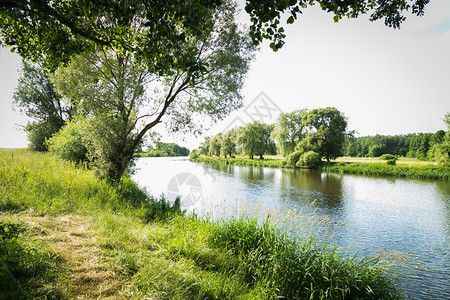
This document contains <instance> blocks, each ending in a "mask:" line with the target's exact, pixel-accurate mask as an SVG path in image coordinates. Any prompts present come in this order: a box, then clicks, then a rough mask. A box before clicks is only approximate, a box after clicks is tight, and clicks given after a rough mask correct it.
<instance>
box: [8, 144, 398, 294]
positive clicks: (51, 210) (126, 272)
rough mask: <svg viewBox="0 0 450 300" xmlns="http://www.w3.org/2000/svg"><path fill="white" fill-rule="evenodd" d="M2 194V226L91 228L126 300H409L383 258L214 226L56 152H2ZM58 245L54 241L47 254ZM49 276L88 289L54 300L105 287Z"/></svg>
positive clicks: (235, 222)
mask: <svg viewBox="0 0 450 300" xmlns="http://www.w3.org/2000/svg"><path fill="white" fill-rule="evenodd" d="M0 193H1V195H0V196H1V198H0V218H5V217H7V218H9V219H14V217H15V216H17V217H19V216H23V215H27V216H29V218H33V216H34V215H39V216H41V215H50V216H58V215H67V214H72V215H82V216H83V218H84V219H87V220H90V221H89V222H90V224H91V225H90V226H91V227H92V230H93V232H95V234H96V238H95V240H96V243H97V246H98V247H99V248H100V249H101V251H99V252H96V253H97V254H96V255H101V256H102V259H103V260H105V261H106V262H107V264H108V268H109V269H110V270H111V271H112V272H114V274H119V275H120V281H118V283H117V285H118V287H117V289H120V291H121V293H123V295H125V296H124V297H125V298H129V299H142V298H144V297H151V298H154V299H278V298H285V299H306V298H308V299H398V298H402V294H401V292H400V291H399V290H398V289H397V288H396V285H395V283H396V281H395V276H394V275H393V274H392V273H391V272H390V271H389V270H391V269H390V268H388V267H387V266H386V265H385V264H383V263H381V262H380V261H379V260H377V259H376V258H373V257H370V256H365V257H364V258H363V259H357V258H355V256H346V255H344V254H342V253H338V252H337V250H336V248H333V247H332V246H331V245H328V246H327V245H323V244H319V243H317V242H315V241H314V239H311V238H308V239H305V240H300V241H299V240H294V239H292V238H290V237H289V236H288V235H287V234H286V233H283V232H281V231H280V230H278V229H276V226H274V225H273V224H272V223H271V221H270V219H268V220H266V222H262V223H258V222H257V221H256V220H255V219H252V218H248V217H242V218H239V219H231V220H223V221H218V222H214V221H211V220H209V219H207V218H200V217H197V216H195V215H184V214H183V213H180V212H179V208H178V207H177V205H173V204H172V203H168V202H167V201H166V200H164V199H154V198H152V197H150V196H149V195H147V193H146V192H145V191H142V190H140V189H139V188H138V187H137V186H136V184H134V183H133V182H132V181H130V180H129V179H124V180H123V181H122V182H121V184H120V185H119V186H112V185H110V184H109V183H107V182H104V181H101V180H99V179H97V178H96V177H95V176H94V174H93V173H92V172H91V171H89V170H85V169H83V168H80V167H76V166H73V165H70V164H68V163H66V162H63V161H61V160H58V159H56V158H55V157H53V156H50V155H48V154H40V153H32V152H28V151H22V150H21V151H0ZM1 214H3V216H2V215H1ZM50 220H51V219H50ZM49 222H50V221H49ZM56 225H57V224H55V226H54V227H56V228H57V227H58V226H56ZM49 226H51V224H50V225H49ZM13 227H14V226H13ZM5 228H6V227H5ZM32 233H33V232H32ZM32 233H31V234H30V235H28V236H23V233H17V234H16V237H17V238H22V241H23V242H24V243H28V241H27V238H28V239H29V240H30V241H32V240H33V239H37V238H38V236H39V234H40V233H39V231H36V232H35V233H34V234H35V236H33V235H32ZM20 243H22V242H20ZM57 244H58V241H52V240H48V244H47V245H44V246H46V247H49V249H52V247H55V245H57ZM18 245H19V248H20V249H29V247H28V246H23V245H25V244H18ZM20 245H22V246H20ZM44 248H45V247H44ZM55 249H56V248H55ZM66 251H70V250H66ZM43 253H47V252H45V251H44V252H43ZM48 253H53V252H51V251H50V252H48ZM66 257H70V253H66ZM2 259H3V256H2ZM40 261H44V260H40ZM53 261H54V262H58V261H57V260H53ZM61 264H63V263H62V262H61ZM2 265H3V261H2ZM38 266H39V264H36V267H38ZM12 269H14V270H19V269H20V268H17V267H12ZM37 270H38V269H35V270H34V271H32V272H31V273H26V274H25V273H24V274H25V275H24V276H23V277H21V280H22V281H21V282H22V283H21V285H20V286H22V287H23V292H24V294H23V295H37V294H39V293H38V292H37V291H39V290H42V289H43V287H44V286H45V285H46V284H45V283H43V282H44V281H41V283H40V284H41V285H36V284H31V283H33V282H34V281H33V280H34V279H33V278H34V277H35V275H36V274H35V273H36V272H38V271H37ZM46 270H47V271H46V272H42V274H43V275H42V276H43V278H44V279H45V280H46V282H52V281H56V282H57V281H58V280H62V279H60V278H66V279H65V280H66V281H65V282H64V284H67V285H68V286H70V285H75V284H85V285H86V286H85V287H83V288H81V287H79V286H73V287H71V288H70V289H68V288H67V287H65V289H68V290H70V291H66V290H65V289H64V288H60V289H59V290H58V289H56V290H55V292H54V293H53V294H52V295H55V298H76V297H81V298H83V297H85V296H86V295H83V294H81V295H77V294H76V292H77V291H78V292H79V293H81V291H82V292H83V293H84V292H86V293H87V291H86V290H88V289H89V288H91V289H96V286H95V284H93V285H92V286H91V285H89V284H90V283H83V282H82V281H81V282H79V283H70V282H67V278H71V277H70V276H71V275H70V272H77V270H72V269H71V268H70V267H67V266H65V267H64V268H59V267H58V265H50V266H49V267H48V268H47V269H46ZM68 272H69V275H68ZM2 274H3V273H2ZM52 274H56V276H55V275H52ZM64 284H63V283H61V282H60V283H59V284H56V285H55V286H56V287H62V286H64ZM47 285H48V284H47ZM50 286H51V284H50ZM97 289H98V287H97Z"/></svg>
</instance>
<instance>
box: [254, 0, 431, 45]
mask: <svg viewBox="0 0 450 300" xmlns="http://www.w3.org/2000/svg"><path fill="white" fill-rule="evenodd" d="M429 2H430V0H390V1H386V0H365V1H362V0H347V1H330V0H308V1H299V0H293V1H285V0H271V1H268V0H247V1H246V6H245V10H246V12H247V13H248V14H249V15H250V20H251V22H252V25H251V26H250V35H251V36H252V38H253V39H254V40H255V42H261V41H263V40H264V39H268V40H271V41H272V42H271V43H270V47H271V48H272V49H273V50H275V51H276V50H278V49H280V48H281V47H282V46H283V45H284V40H283V39H284V38H285V37H286V35H285V34H284V28H283V27H282V26H281V25H280V23H281V18H282V17H283V15H284V13H288V14H289V15H290V16H289V17H288V18H287V21H286V22H287V24H291V23H294V21H295V20H296V19H297V16H298V15H299V14H301V13H302V12H301V9H305V8H307V6H308V4H309V5H314V4H316V3H318V4H319V5H320V7H321V8H322V10H324V11H326V12H328V13H332V14H334V21H335V22H338V21H339V20H340V19H342V18H344V17H346V18H357V17H359V15H361V14H369V15H370V17H369V20H370V21H376V20H380V19H383V18H384V23H385V25H386V26H389V27H394V28H400V25H401V23H402V22H403V21H405V20H406V17H405V16H404V15H403V13H404V12H407V11H409V10H411V12H412V14H413V15H418V16H422V15H423V14H424V8H425V5H426V4H428V3H429Z"/></svg>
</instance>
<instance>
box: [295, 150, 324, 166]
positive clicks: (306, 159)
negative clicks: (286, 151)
mask: <svg viewBox="0 0 450 300" xmlns="http://www.w3.org/2000/svg"><path fill="white" fill-rule="evenodd" d="M320 162H321V160H320V155H319V154H318V153H316V152H314V151H308V152H305V153H303V154H302V155H301V156H300V158H299V160H298V162H297V163H296V164H295V165H296V166H297V167H307V168H315V167H317V166H318V165H319V164H320Z"/></svg>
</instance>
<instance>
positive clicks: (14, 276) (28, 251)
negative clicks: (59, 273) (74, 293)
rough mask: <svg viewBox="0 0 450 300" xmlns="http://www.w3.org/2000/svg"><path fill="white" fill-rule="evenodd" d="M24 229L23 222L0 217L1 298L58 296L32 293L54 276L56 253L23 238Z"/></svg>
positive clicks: (52, 297)
mask: <svg viewBox="0 0 450 300" xmlns="http://www.w3.org/2000/svg"><path fill="white" fill-rule="evenodd" d="M24 231H25V229H24V228H23V227H22V226H21V225H19V224H16V223H13V222H10V221H0V291H1V293H0V299H37V298H41V299H43V298H45V299H49V298H51V299H55V298H57V297H56V296H57V295H41V296H42V297H31V296H32V295H29V294H28V291H27V290H31V291H32V292H34V291H35V289H36V284H37V282H38V281H40V280H42V279H45V280H48V279H50V280H51V279H52V278H53V277H52V276H53V275H52V271H54V270H55V269H56V266H55V264H54V262H55V257H54V255H52V254H51V253H49V252H44V251H43V250H42V249H41V248H40V247H39V246H38V245H32V244H29V243H26V242H25V241H23V239H22V238H20V236H19V235H20V233H22V232H24ZM34 296H39V295H34ZM47 297H49V298H47Z"/></svg>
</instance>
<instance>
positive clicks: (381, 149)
mask: <svg viewBox="0 0 450 300" xmlns="http://www.w3.org/2000/svg"><path fill="white" fill-rule="evenodd" d="M383 153H386V147H385V146H384V145H380V144H374V145H370V147H369V157H380V156H381V155H383Z"/></svg>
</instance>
